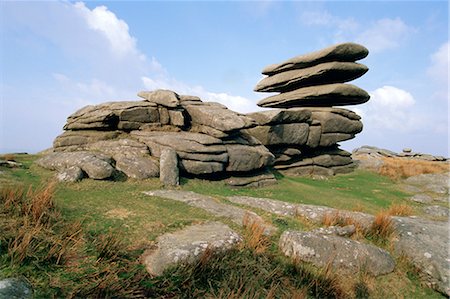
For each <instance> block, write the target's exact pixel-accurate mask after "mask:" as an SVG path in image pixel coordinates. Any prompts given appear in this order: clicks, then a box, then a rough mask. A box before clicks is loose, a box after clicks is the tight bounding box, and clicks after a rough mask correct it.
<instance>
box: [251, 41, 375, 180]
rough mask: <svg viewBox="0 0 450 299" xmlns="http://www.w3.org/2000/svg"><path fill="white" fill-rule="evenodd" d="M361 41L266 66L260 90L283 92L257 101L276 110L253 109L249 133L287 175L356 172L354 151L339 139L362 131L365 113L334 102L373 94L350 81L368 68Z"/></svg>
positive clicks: (363, 99)
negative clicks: (253, 124) (341, 146)
mask: <svg viewBox="0 0 450 299" xmlns="http://www.w3.org/2000/svg"><path fill="white" fill-rule="evenodd" d="M367 54H368V50H367V49H366V48H364V47H363V46H361V45H357V44H354V43H344V44H339V45H335V46H332V47H329V48H327V49H323V50H321V51H318V52H314V53H311V54H306V55H302V56H297V57H294V58H292V59H289V60H287V61H285V62H283V63H280V64H276V65H271V66H268V67H266V68H265V69H264V70H263V74H265V75H268V77H265V78H264V79H262V80H261V81H260V82H259V83H258V84H257V86H256V87H255V91H262V92H280V94H278V95H274V96H270V97H268V98H265V99H263V100H261V101H260V102H259V103H258V106H261V107H267V108H281V109H272V110H268V111H263V112H256V113H251V114H248V116H249V117H251V118H253V119H254V120H255V122H256V123H257V126H256V127H254V128H250V129H247V130H246V132H248V133H249V134H251V135H253V136H254V137H256V138H257V139H258V140H259V141H260V142H261V143H262V144H263V145H265V146H266V147H267V148H268V149H269V150H270V151H271V152H272V153H273V154H274V156H275V160H274V168H275V169H276V170H278V171H279V172H281V173H283V174H288V175H302V176H303V175H313V176H317V175H318V176H329V175H334V174H337V173H347V172H351V171H353V169H354V167H355V165H354V163H353V161H352V158H351V157H350V153H348V152H346V151H343V150H340V149H339V148H338V143H339V142H341V141H345V140H349V139H352V138H354V137H355V135H356V134H358V133H360V132H361V131H362V128H363V125H362V122H361V121H360V117H359V116H358V115H357V114H356V113H354V112H352V111H350V110H347V109H342V108H333V106H343V105H355V104H362V103H365V102H367V101H368V100H369V94H368V93H367V92H366V91H364V90H362V89H360V88H358V87H356V86H354V85H351V84H345V82H348V81H351V80H353V79H356V78H358V77H360V76H362V75H364V74H365V73H366V72H367V70H368V68H367V67H366V66H365V65H362V64H359V63H356V62H355V61H356V60H358V59H361V58H364V57H366V56H367Z"/></svg>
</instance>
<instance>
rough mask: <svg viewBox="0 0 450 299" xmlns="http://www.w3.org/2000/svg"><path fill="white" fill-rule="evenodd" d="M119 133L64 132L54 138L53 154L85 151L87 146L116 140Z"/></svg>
mask: <svg viewBox="0 0 450 299" xmlns="http://www.w3.org/2000/svg"><path fill="white" fill-rule="evenodd" d="M121 134H122V133H121V132H120V131H93V130H90V131H87V130H84V131H78V130H77V131H65V132H64V133H62V134H61V135H59V136H58V137H56V138H55V140H54V141H53V148H54V151H55V152H60V151H85V150H88V147H89V146H88V145H89V144H92V143H95V142H98V141H104V140H111V139H116V138H118V137H119V136H120V135H121Z"/></svg>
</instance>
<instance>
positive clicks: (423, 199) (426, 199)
mask: <svg viewBox="0 0 450 299" xmlns="http://www.w3.org/2000/svg"><path fill="white" fill-rule="evenodd" d="M410 200H411V201H415V202H420V203H431V202H432V201H433V198H432V197H431V196H430V195H427V194H423V193H421V194H415V195H413V196H411V198H410Z"/></svg>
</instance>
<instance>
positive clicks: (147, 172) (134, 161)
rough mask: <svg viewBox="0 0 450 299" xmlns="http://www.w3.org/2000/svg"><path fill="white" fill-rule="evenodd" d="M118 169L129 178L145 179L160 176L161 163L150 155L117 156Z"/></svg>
mask: <svg viewBox="0 0 450 299" xmlns="http://www.w3.org/2000/svg"><path fill="white" fill-rule="evenodd" d="M115 160H116V169H117V170H120V171H122V172H123V173H125V174H126V175H127V177H129V178H133V179H138V180H144V179H148V178H154V177H158V176H159V163H158V162H157V161H156V160H155V159H152V158H151V157H150V156H147V157H139V156H126V155H123V156H116V157H115Z"/></svg>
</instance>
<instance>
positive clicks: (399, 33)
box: [356, 18, 415, 52]
mask: <svg viewBox="0 0 450 299" xmlns="http://www.w3.org/2000/svg"><path fill="white" fill-rule="evenodd" d="M414 31H415V29H414V28H412V27H410V26H408V25H406V24H405V23H404V22H403V20H402V19H400V18H395V19H389V18H385V19H380V20H377V21H376V22H374V23H372V25H371V26H370V27H369V28H367V29H366V30H365V31H363V32H361V33H360V34H358V35H357V36H356V41H357V42H358V43H361V44H363V45H365V46H366V47H367V48H368V49H370V51H371V52H380V51H383V50H388V49H394V48H397V47H398V46H400V45H401V44H402V43H403V42H404V41H405V40H407V39H408V37H409V35H410V34H411V33H413V32H414Z"/></svg>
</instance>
